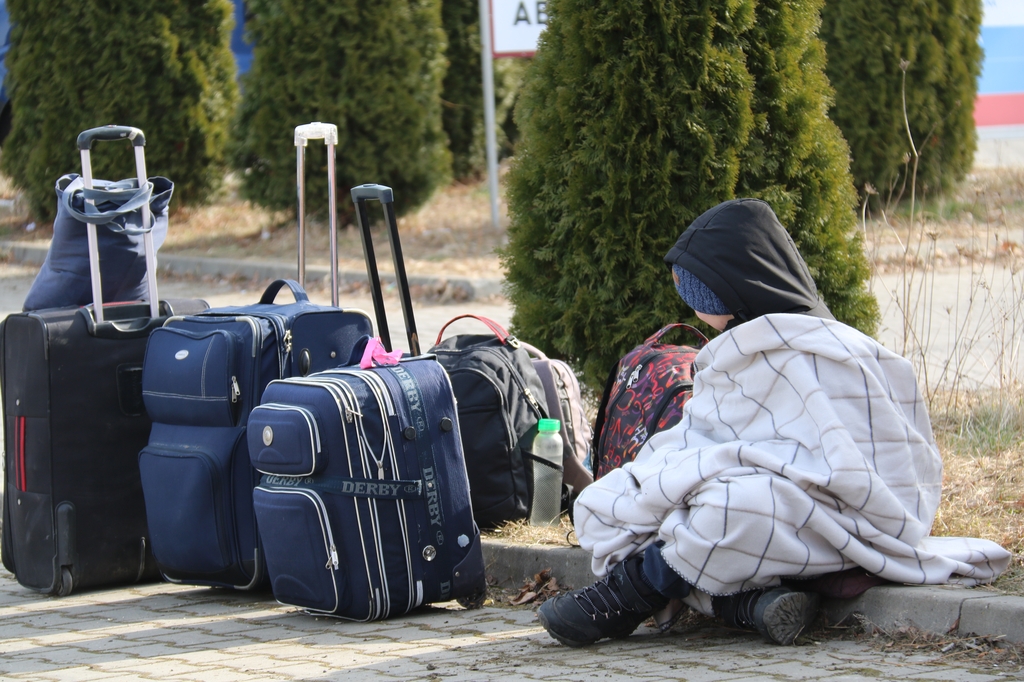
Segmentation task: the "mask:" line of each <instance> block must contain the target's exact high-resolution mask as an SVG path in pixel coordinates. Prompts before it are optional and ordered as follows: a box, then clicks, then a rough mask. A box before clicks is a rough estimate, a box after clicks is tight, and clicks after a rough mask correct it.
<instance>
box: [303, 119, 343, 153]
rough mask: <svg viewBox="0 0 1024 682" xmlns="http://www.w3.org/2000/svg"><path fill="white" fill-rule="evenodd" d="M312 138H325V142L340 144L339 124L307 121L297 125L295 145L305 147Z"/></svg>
mask: <svg viewBox="0 0 1024 682" xmlns="http://www.w3.org/2000/svg"><path fill="white" fill-rule="evenodd" d="M310 140H323V141H324V144H338V126H336V125H334V124H333V123H321V122H320V121H316V122H314V123H306V124H303V125H300V126H296V127H295V146H296V147H305V146H306V143H307V142H309V141H310Z"/></svg>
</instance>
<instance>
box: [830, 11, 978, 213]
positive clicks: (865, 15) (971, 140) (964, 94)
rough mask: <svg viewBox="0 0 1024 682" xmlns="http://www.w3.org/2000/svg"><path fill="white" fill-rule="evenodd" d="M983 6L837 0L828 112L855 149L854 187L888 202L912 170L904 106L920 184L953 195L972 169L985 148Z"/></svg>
mask: <svg viewBox="0 0 1024 682" xmlns="http://www.w3.org/2000/svg"><path fill="white" fill-rule="evenodd" d="M980 30H981V3H980V2H978V0H915V1H914V2H890V1H887V0H842V1H840V0H829V1H828V2H826V3H825V7H824V9H823V10H822V27H821V37H822V39H823V40H824V41H825V45H826V50H827V52H828V65H827V67H826V73H827V74H828V77H829V79H830V80H831V82H832V87H833V88H835V104H834V105H833V107H832V109H831V111H830V116H831V117H832V119H833V120H834V121H835V122H836V123H837V124H838V125H839V128H840V129H841V130H842V131H843V135H844V136H845V137H846V140H847V141H848V142H849V144H850V151H851V155H852V157H853V158H852V164H851V170H852V172H853V178H854V183H855V184H856V186H857V188H858V189H861V190H863V187H864V184H865V183H871V184H872V185H873V186H874V187H876V188H877V189H878V190H879V191H880V192H881V194H882V197H883V198H887V197H890V196H895V195H898V193H899V189H900V187H902V186H903V185H904V182H906V181H907V176H908V175H909V174H910V173H911V172H912V169H909V168H908V167H907V165H906V162H905V156H906V155H907V154H909V153H910V152H911V148H910V142H909V140H908V139H907V131H906V126H905V123H904V118H903V70H902V68H901V62H907V72H906V110H907V117H908V118H909V121H910V129H911V131H912V133H913V135H914V141H915V143H916V145H917V148H918V151H919V152H920V162H919V167H918V173H917V183H918V187H919V188H921V189H926V190H928V189H930V190H933V191H942V190H945V189H948V188H949V187H950V186H952V185H953V184H954V183H956V182H958V181H960V180H962V179H963V178H964V176H965V175H966V174H967V172H968V171H969V170H970V168H971V164H972V163H973V160H974V152H975V150H976V148H977V143H976V140H975V134H974V100H975V97H976V95H977V88H978V85H977V84H978V75H979V73H980V72H981V59H982V51H981V47H980V46H979V44H978V37H979V33H980Z"/></svg>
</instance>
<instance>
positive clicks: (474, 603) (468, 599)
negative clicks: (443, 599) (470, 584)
mask: <svg viewBox="0 0 1024 682" xmlns="http://www.w3.org/2000/svg"><path fill="white" fill-rule="evenodd" d="M486 600H487V589H486V588H484V589H482V590H480V591H479V592H474V593H473V594H470V595H468V596H465V597H459V598H458V599H456V600H455V601H457V602H458V603H459V606H461V607H462V608H464V609H479V608H483V605H484V602H485V601H486Z"/></svg>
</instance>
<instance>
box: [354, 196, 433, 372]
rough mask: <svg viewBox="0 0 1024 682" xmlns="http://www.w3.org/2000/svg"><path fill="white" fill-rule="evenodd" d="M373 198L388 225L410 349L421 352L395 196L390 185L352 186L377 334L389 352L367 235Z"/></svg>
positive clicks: (375, 268)
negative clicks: (396, 212)
mask: <svg viewBox="0 0 1024 682" xmlns="http://www.w3.org/2000/svg"><path fill="white" fill-rule="evenodd" d="M371 199H373V200H376V201H379V202H380V203H381V206H382V207H383V209H384V221H385V222H386V223H387V227H388V239H389V240H390V242H391V257H392V260H394V263H395V281H396V282H397V283H398V295H399V297H400V298H401V299H402V314H403V315H404V316H405V329H406V333H407V334H408V337H409V352H410V353H412V354H413V355H419V354H420V339H419V335H418V334H417V333H416V320H415V319H414V318H413V314H412V297H411V296H410V294H409V278H408V277H407V276H406V274H405V259H404V258H403V256H402V242H401V240H400V239H399V238H398V220H397V219H396V218H395V196H394V193H393V192H392V191H391V188H390V187H385V186H384V185H372V184H371V185H359V186H358V187H353V188H352V203H353V204H355V206H356V220H357V221H358V223H359V230H360V233H361V234H362V237H363V253H364V254H365V256H366V274H367V276H368V277H369V278H370V293H371V295H372V296H373V311H374V313H375V314H376V316H377V334H378V335H379V336H380V340H381V343H383V344H384V348H385V349H386V350H387V351H389V352H390V351H391V333H390V332H389V331H388V318H387V313H386V312H385V311H384V295H383V292H382V291H381V287H380V274H379V273H378V272H377V258H376V256H375V255H374V253H373V239H372V237H371V236H370V220H369V218H368V217H367V214H366V202H367V201H368V200H371Z"/></svg>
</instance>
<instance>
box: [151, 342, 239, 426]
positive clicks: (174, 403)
mask: <svg viewBox="0 0 1024 682" xmlns="http://www.w3.org/2000/svg"><path fill="white" fill-rule="evenodd" d="M240 343H241V340H240V339H239V338H238V337H237V336H236V335H235V334H233V333H231V332H228V331H225V330H223V329H216V330H212V331H209V332H192V331H187V330H184V329H174V328H170V327H162V328H160V329H157V330H156V331H154V332H153V334H152V336H150V339H149V345H148V346H147V348H146V360H145V364H144V366H143V371H142V397H143V400H144V402H145V405H146V411H147V412H148V413H149V416H150V418H151V419H152V420H153V421H155V422H160V423H162V424H180V425H187V426H234V425H235V422H236V421H237V419H238V415H239V407H240V405H241V397H242V395H241V389H240V387H239V368H238V367H237V365H236V358H238V357H239V356H240V355H241V354H240V353H239V352H238V349H237V346H238V345H239V344H240Z"/></svg>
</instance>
